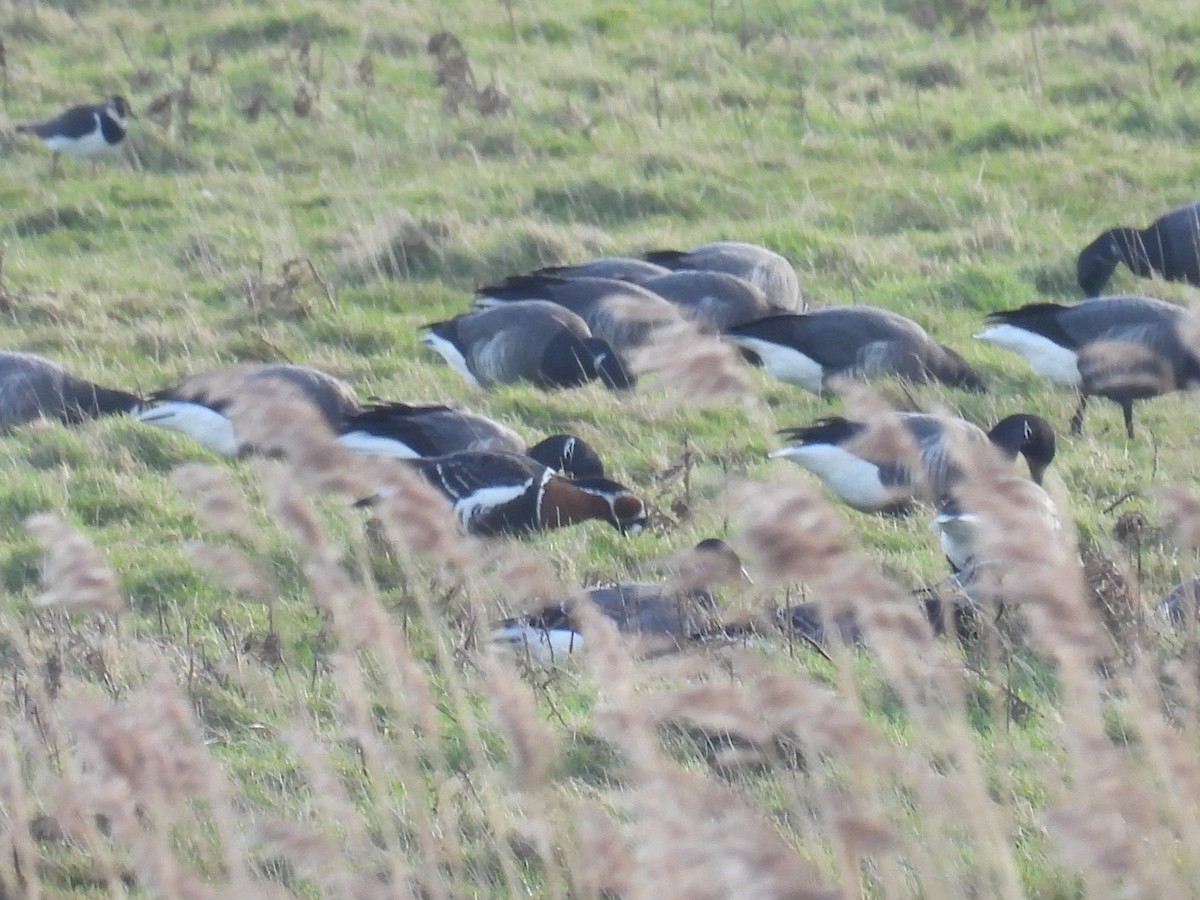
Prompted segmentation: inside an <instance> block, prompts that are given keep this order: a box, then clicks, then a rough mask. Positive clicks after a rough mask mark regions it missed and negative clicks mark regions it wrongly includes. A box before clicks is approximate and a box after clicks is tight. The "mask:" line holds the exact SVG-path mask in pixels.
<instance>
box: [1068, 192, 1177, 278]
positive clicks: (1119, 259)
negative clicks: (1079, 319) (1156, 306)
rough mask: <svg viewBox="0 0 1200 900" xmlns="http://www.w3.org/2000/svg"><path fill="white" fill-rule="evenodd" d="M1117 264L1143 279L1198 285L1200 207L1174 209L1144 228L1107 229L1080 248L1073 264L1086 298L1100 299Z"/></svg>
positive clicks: (1123, 226)
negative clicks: (1156, 277) (1126, 267)
mask: <svg viewBox="0 0 1200 900" xmlns="http://www.w3.org/2000/svg"><path fill="white" fill-rule="evenodd" d="M1117 263H1125V265H1126V266H1128V267H1129V271H1131V272H1133V274H1134V275H1137V276H1139V277H1141V278H1153V277H1155V276H1158V277H1159V278H1164V279H1166V280H1167V281H1183V282H1186V283H1188V284H1192V285H1197V286H1200V203H1193V204H1190V205H1188V206H1181V207H1180V208H1179V209H1176V210H1172V211H1171V212H1169V213H1167V214H1166V215H1163V216H1161V217H1159V218H1158V219H1156V220H1155V221H1154V222H1152V223H1151V224H1150V226H1149V227H1147V228H1131V227H1129V226H1127V225H1120V226H1117V227H1116V228H1110V229H1108V230H1107V231H1105V232H1103V233H1102V234H1101V235H1100V236H1099V237H1097V238H1096V239H1095V240H1094V241H1092V242H1091V243H1090V244H1088V245H1087V246H1086V247H1084V248H1083V250H1082V251H1081V252H1080V254H1079V260H1078V261H1077V262H1076V264H1075V273H1076V276H1077V277H1078V279H1079V287H1080V288H1082V289H1083V293H1084V296H1087V297H1098V296H1100V294H1101V293H1102V292H1103V290H1104V286H1105V285H1106V284H1108V280H1109V278H1111V277H1112V274H1113V270H1114V269H1116V267H1117Z"/></svg>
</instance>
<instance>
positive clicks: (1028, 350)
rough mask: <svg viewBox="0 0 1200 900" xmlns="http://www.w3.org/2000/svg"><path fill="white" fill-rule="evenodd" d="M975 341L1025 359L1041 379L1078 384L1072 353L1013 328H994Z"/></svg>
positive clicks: (987, 330)
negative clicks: (1000, 348)
mask: <svg viewBox="0 0 1200 900" xmlns="http://www.w3.org/2000/svg"><path fill="white" fill-rule="evenodd" d="M975 337H977V338H978V339H979V340H981V341H987V342H988V343H990V344H995V345H996V346H997V347H1003V348H1004V349H1005V350H1011V351H1012V352H1013V353H1018V354H1020V355H1021V356H1023V357H1025V360H1026V361H1027V362H1028V363H1029V365H1030V366H1031V367H1032V368H1033V371H1035V372H1037V373H1038V374H1039V375H1041V376H1042V377H1043V378H1049V379H1051V380H1053V381H1058V382H1061V383H1062V384H1070V385H1076V386H1077V385H1078V384H1079V382H1080V377H1079V365H1078V361H1077V358H1076V355H1075V351H1074V350H1068V349H1067V348H1066V347H1061V346H1059V345H1058V344H1056V343H1054V341H1052V340H1050V338H1047V337H1042V336H1041V335H1040V334H1035V333H1034V332H1032V331H1026V330H1025V329H1024V328H1018V327H1017V326H1015V325H994V326H993V327H991V328H988V329H986V330H985V331H981V332H979V334H977V335H975Z"/></svg>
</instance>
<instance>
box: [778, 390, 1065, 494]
mask: <svg viewBox="0 0 1200 900" xmlns="http://www.w3.org/2000/svg"><path fill="white" fill-rule="evenodd" d="M894 416H895V421H896V423H897V424H898V425H901V426H903V427H904V429H905V430H906V432H907V437H908V438H909V439H911V445H910V447H909V448H906V447H903V446H896V442H895V441H892V440H888V439H887V436H886V434H881V433H873V431H872V427H871V425H870V424H869V423H867V422H854V421H850V420H849V419H844V418H841V417H836V416H835V417H830V418H827V419H821V420H820V421H818V422H816V423H815V424H813V425H808V426H803V427H799V428H785V429H782V430H781V432H780V433H781V434H783V435H784V436H785V437H786V438H788V439H789V440H790V441H791V442H792V443H790V444H789V445H788V446H786V447H782V448H780V449H779V450H773V451H772V452H771V453H770V456H771V457H773V458H778V459H790V460H792V461H793V462H795V463H797V464H798V465H801V466H803V467H804V468H806V469H808V470H809V471H810V472H812V473H813V474H815V475H816V476H817V477H818V478H820V479H821V481H822V482H824V483H825V486H826V487H828V488H829V489H830V490H831V491H833V493H835V494H837V496H838V497H839V499H841V500H842V502H844V503H846V504H848V505H849V506H852V507H854V508H855V509H858V510H861V511H864V512H883V511H890V512H896V511H900V510H903V509H905V508H907V507H908V506H910V505H911V504H912V502H913V501H914V500H917V499H924V500H930V501H932V500H935V499H937V498H938V497H941V496H943V495H945V494H946V493H948V492H949V491H950V490H951V489H952V488H953V486H954V484H955V482H956V481H958V480H959V479H960V478H961V477H962V476H963V469H964V468H965V466H964V465H963V463H969V462H970V460H971V458H972V457H977V455H978V453H979V452H980V450H981V449H988V448H994V449H995V450H998V451H999V452H1000V453H1001V454H1002V455H1003V456H1004V457H1006V458H1007V459H1008V460H1010V461H1011V460H1015V459H1016V458H1017V456H1018V455H1021V456H1023V457H1024V458H1025V461H1026V462H1027V463H1028V465H1029V474H1030V477H1031V478H1032V479H1033V480H1034V481H1035V482H1036V483H1038V484H1041V482H1042V476H1043V475H1044V473H1045V471H1046V467H1047V466H1049V465H1050V463H1051V461H1052V460H1053V459H1054V452H1055V438H1054V429H1053V428H1051V427H1050V423H1049V422H1047V421H1046V420H1045V419H1043V418H1042V417H1041V416H1035V415H1032V414H1030V413H1017V414H1015V415H1011V416H1008V417H1007V418H1005V419H1002V420H1000V421H999V422H998V423H996V426H995V427H994V428H992V430H991V431H988V432H985V431H984V430H983V429H982V428H979V427H978V426H976V425H973V424H972V423H970V422H967V421H965V420H963V419H958V418H954V417H953V416H935V415H929V414H926V413H911V412H901V413H895V414H894ZM909 449H911V450H912V451H913V452H914V454H915V455H914V457H913V458H911V459H910V458H909V457H908V454H907V451H908V450H909ZM913 463H918V464H919V465H920V466H921V469H922V470H921V471H919V472H917V473H914V472H913V470H912V464H913Z"/></svg>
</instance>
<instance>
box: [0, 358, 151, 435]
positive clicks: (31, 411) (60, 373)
mask: <svg viewBox="0 0 1200 900" xmlns="http://www.w3.org/2000/svg"><path fill="white" fill-rule="evenodd" d="M141 402H142V401H141V399H140V398H139V397H137V396H136V395H134V394H131V393H129V392H128V391H121V390H115V389H113V388H106V387H101V386H100V385H98V384H94V383H92V382H90V381H88V380H86V379H84V378H80V377H79V376H78V375H73V374H71V373H70V372H68V371H67V370H66V369H64V368H63V367H62V366H60V365H59V364H58V363H56V362H53V361H52V360H49V359H46V357H44V356H37V355H36V354H33V353H21V352H18V351H15V350H4V351H0V428H5V429H7V428H15V427H16V426H18V425H24V424H26V423H28V422H32V421H34V420H35V419H41V418H46V419H54V420H56V421H59V422H62V423H64V424H66V425H75V424H78V423H79V422H82V421H84V420H85V419H95V418H98V417H99V416H106V415H111V414H113V413H128V412H133V411H134V410H135V409H137V407H138V405H139V404H140V403H141Z"/></svg>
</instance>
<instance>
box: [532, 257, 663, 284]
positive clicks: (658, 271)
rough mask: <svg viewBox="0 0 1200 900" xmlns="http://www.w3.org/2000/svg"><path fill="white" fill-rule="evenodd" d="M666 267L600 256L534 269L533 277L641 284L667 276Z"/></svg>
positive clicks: (629, 258)
mask: <svg viewBox="0 0 1200 900" xmlns="http://www.w3.org/2000/svg"><path fill="white" fill-rule="evenodd" d="M670 273H671V270H670V269H668V268H667V267H666V266H660V265H656V264H655V263H652V262H647V261H646V260H644V259H637V258H636V257H630V256H601V257H598V258H597V259H590V260H588V261H587V262H581V263H575V264H573V265H565V266H543V267H542V268H540V269H534V270H533V273H532V274H534V275H553V276H556V277H558V278H612V279H614V280H615V281H628V282H631V283H632V284H641V283H642V282H644V281H645V280H646V279H648V278H655V277H657V276H659V275H669V274H670Z"/></svg>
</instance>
